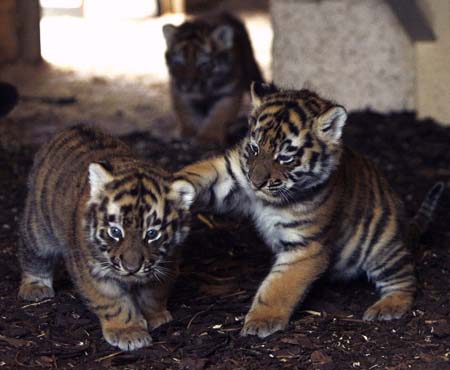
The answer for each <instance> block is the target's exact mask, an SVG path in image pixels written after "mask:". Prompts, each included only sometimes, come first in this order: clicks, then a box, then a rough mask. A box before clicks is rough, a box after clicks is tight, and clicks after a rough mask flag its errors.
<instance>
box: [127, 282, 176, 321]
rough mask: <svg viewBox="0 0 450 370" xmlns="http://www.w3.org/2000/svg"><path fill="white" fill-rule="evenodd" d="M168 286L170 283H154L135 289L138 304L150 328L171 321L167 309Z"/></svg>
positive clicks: (169, 286)
mask: <svg viewBox="0 0 450 370" xmlns="http://www.w3.org/2000/svg"><path fill="white" fill-rule="evenodd" d="M170 288H171V284H154V285H147V286H143V287H141V288H139V290H138V291H137V294H136V297H137V302H138V305H139V307H140V309H141V311H142V313H143V314H144V317H145V319H146V320H147V323H148V326H149V327H150V329H156V328H157V327H159V326H161V325H163V324H165V323H168V322H169V321H172V315H171V314H170V312H169V311H168V310H167V300H168V298H169V292H170Z"/></svg>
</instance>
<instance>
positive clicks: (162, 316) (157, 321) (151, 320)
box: [145, 310, 173, 329]
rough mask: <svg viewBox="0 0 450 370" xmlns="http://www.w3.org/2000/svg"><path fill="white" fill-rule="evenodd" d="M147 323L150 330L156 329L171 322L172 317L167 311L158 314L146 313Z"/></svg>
mask: <svg viewBox="0 0 450 370" xmlns="http://www.w3.org/2000/svg"><path fill="white" fill-rule="evenodd" d="M145 318H146V319H147V323H148V326H149V328H150V329H156V328H158V327H160V326H161V325H163V324H166V323H168V322H170V321H172V320H173V318H172V315H171V314H170V312H169V311H167V310H162V311H159V312H148V313H146V314H145Z"/></svg>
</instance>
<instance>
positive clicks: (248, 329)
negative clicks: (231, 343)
mask: <svg viewBox="0 0 450 370" xmlns="http://www.w3.org/2000/svg"><path fill="white" fill-rule="evenodd" d="M288 322H289V317H284V316H260V315H257V314H256V315H255V314H253V313H251V312H249V313H248V314H247V316H246V317H245V323H244V327H243V328H242V330H241V335H242V336H247V335H257V336H258V337H260V338H265V337H267V336H269V335H270V334H273V333H275V332H276V331H279V330H283V329H285V328H286V327H287V325H288Z"/></svg>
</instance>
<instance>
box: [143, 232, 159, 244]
mask: <svg viewBox="0 0 450 370" xmlns="http://www.w3.org/2000/svg"><path fill="white" fill-rule="evenodd" d="M145 236H146V237H147V241H148V242H149V243H150V242H152V241H155V240H157V239H159V238H160V236H161V233H160V232H159V231H158V230H156V229H148V230H147V233H146V234H145Z"/></svg>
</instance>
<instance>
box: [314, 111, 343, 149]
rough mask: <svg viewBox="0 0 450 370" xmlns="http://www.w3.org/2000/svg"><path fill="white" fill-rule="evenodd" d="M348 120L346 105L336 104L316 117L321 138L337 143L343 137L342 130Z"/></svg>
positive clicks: (317, 129)
mask: <svg viewBox="0 0 450 370" xmlns="http://www.w3.org/2000/svg"><path fill="white" fill-rule="evenodd" d="M346 121H347V112H346V110H345V109H344V107H341V106H339V105H338V106H334V107H332V108H330V109H328V110H327V111H326V112H325V113H322V114H321V115H320V116H319V117H317V118H316V122H315V131H316V134H317V135H318V137H319V138H322V139H324V140H327V141H329V142H332V143H337V142H339V140H340V139H341V137H342V130H343V128H344V125H345V122H346Z"/></svg>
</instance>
